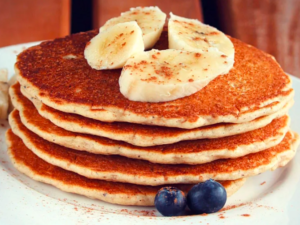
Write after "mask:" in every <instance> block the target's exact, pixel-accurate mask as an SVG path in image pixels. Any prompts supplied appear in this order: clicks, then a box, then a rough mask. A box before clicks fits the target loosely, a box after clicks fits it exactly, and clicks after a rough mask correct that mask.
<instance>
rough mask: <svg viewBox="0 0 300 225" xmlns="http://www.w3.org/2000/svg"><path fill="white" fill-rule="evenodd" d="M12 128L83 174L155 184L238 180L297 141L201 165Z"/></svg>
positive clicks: (288, 152)
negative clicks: (84, 147) (80, 145)
mask: <svg viewBox="0 0 300 225" xmlns="http://www.w3.org/2000/svg"><path fill="white" fill-rule="evenodd" d="M12 131H13V132H14V133H15V134H16V135H17V136H19V137H20V138H21V139H22V140H23V142H24V144H25V145H26V147H27V148H29V149H30V150H31V151H32V152H33V153H35V154H36V155H37V156H38V157H39V158H41V159H43V160H45V161H46V162H48V163H50V164H52V165H55V166H59V167H61V168H63V169H66V170H69V171H72V172H76V173H78V174H80V175H82V176H85V177H88V178H92V179H100V180H108V181H115V182H116V181H117V182H126V183H133V184H140V185H151V186H158V185H164V184H173V183H189V184H191V183H198V182H201V181H205V180H208V179H210V178H212V179H214V180H237V179H240V178H244V177H249V176H254V175H257V174H260V173H262V172H265V171H267V170H270V169H272V170H274V169H276V168H277V167H279V166H284V165H286V164H287V163H288V162H289V161H290V160H291V159H292V158H293V157H294V155H295V153H296V148H297V146H298V144H299V137H298V135H297V134H294V133H292V132H288V133H287V134H286V136H285V138H284V139H283V141H282V142H281V143H280V144H278V145H276V146H275V147H272V148H269V149H267V150H264V151H261V152H258V153H253V154H249V155H246V156H243V157H240V158H236V159H223V160H217V161H213V162H210V163H206V164H200V165H184V164H179V165H162V164H154V163H150V162H147V161H144V160H137V159H130V158H126V157H122V156H115V155H114V156H111V155H108V156H107V155H99V154H98V155H96V154H92V153H88V152H83V151H77V150H73V149H70V148H66V147H63V146H60V145H57V144H54V143H51V142H48V141H46V140H44V139H42V138H41V137H39V136H38V135H36V134H35V133H33V132H31V131H30V130H28V129H27V128H26V127H25V126H24V125H23V124H22V123H15V124H14V126H12Z"/></svg>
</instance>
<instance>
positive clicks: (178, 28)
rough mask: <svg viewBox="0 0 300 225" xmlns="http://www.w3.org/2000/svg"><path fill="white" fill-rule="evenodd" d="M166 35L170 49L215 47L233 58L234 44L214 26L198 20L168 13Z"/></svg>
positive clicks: (192, 49) (205, 48)
mask: <svg viewBox="0 0 300 225" xmlns="http://www.w3.org/2000/svg"><path fill="white" fill-rule="evenodd" d="M168 36H169V48H171V49H180V50H186V51H200V52H201V51H206V50H209V49H211V48H216V49H218V50H219V51H221V52H223V54H224V55H227V56H229V57H232V58H234V46H233V44H232V42H231V41H230V39H229V38H228V37H227V36H226V35H225V34H224V33H222V32H221V31H219V30H217V29H216V28H214V27H211V26H208V25H205V24H203V23H201V22H200V21H198V20H193V19H187V18H183V17H180V16H175V15H174V14H172V13H170V19H169V23H168Z"/></svg>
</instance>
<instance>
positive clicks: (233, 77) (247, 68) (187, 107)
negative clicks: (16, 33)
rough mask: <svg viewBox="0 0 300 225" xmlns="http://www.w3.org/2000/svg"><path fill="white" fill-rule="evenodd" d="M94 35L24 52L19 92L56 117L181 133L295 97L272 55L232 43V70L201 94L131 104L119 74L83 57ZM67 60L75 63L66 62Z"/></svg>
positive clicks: (253, 114) (250, 115)
mask: <svg viewBox="0 0 300 225" xmlns="http://www.w3.org/2000/svg"><path fill="white" fill-rule="evenodd" d="M96 34H97V31H89V32H85V33H79V34H75V35H71V36H67V37H65V38H60V39H55V40H54V41H48V42H43V43H42V44H40V45H39V46H36V47H32V48H29V49H27V50H26V51H24V52H22V53H21V54H20V55H19V56H18V59H17V63H16V65H15V69H16V73H17V74H18V80H19V82H20V83H21V85H22V86H23V88H26V91H27V92H28V93H29V94H30V95H31V96H34V97H37V98H38V99H40V100H41V101H42V102H43V103H44V104H46V105H48V106H50V107H53V108H55V109H58V110H60V111H64V112H72V113H75V114H80V115H83V116H85V117H89V118H94V119H97V120H101V121H124V122H131V123H142V124H153V125H159V126H171V127H180V128H195V127H201V126H204V125H209V124H215V123H220V122H234V123H241V122H246V121H251V120H253V119H255V118H257V117H259V116H263V115H269V114H271V113H273V112H275V111H277V110H278V109H280V108H282V106H283V105H284V104H285V103H286V102H287V101H288V100H289V99H290V98H291V96H292V95H293V90H292V89H291V87H290V86H291V81H290V79H289V77H288V76H287V75H286V74H285V73H284V72H283V70H282V69H281V68H280V66H279V65H278V64H277V62H276V61H275V60H274V59H273V58H272V57H271V56H270V55H268V54H266V53H264V52H262V51H260V50H258V49H256V48H254V47H252V46H249V45H247V44H244V43H243V42H241V41H238V40H236V39H233V38H231V40H232V42H233V44H234V47H235V64H234V68H233V69H232V70H231V71H230V72H229V73H228V74H226V75H223V76H219V77H218V78H216V79H214V80H213V81H212V82H210V83H209V84H208V85H207V86H206V87H205V88H203V89H202V90H201V91H199V92H197V93H195V94H193V95H191V96H188V97H185V98H181V99H177V100H175V101H171V102H165V103H145V102H133V101H129V100H128V99H126V98H125V97H124V96H123V95H122V94H121V93H120V91H119V84H118V80H119V76H120V72H121V70H102V71H97V70H94V69H92V68H91V67H90V66H89V65H88V64H87V62H86V60H85V58H84V56H83V52H84V48H85V45H86V43H87V42H88V41H89V40H90V39H91V38H92V37H94V36H95V35H96ZM167 40H168V38H167V32H164V33H163V34H162V36H161V38H160V40H159V41H158V43H157V44H156V45H155V46H154V48H156V49H166V48H167V46H168V45H167ZM70 54H72V55H74V56H76V58H74V57H65V56H67V55H70ZM64 57H65V58H64ZM264 106H265V107H264Z"/></svg>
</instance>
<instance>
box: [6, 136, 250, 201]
mask: <svg viewBox="0 0 300 225" xmlns="http://www.w3.org/2000/svg"><path fill="white" fill-rule="evenodd" d="M6 140H7V143H8V146H9V147H8V154H9V156H10V158H11V161H12V162H13V164H14V166H15V167H16V168H17V169H18V170H19V171H20V172H22V173H24V174H25V175H27V176H29V177H30V178H32V179H34V180H37V181H40V182H44V183H47V184H51V185H53V186H55V187H57V188H59V189H61V190H63V191H66V192H71V193H75V194H80V195H84V196H87V197H89V198H94V199H99V200H102V201H105V202H109V203H114V204H120V205H139V206H153V205H154V198H155V195H156V193H157V191H158V190H159V189H160V188H161V187H160V186H155V187H153V186H141V185H134V184H126V183H117V182H109V181H102V180H95V179H88V178H86V177H83V176H80V175H78V174H76V173H73V172H70V171H67V170H64V169H61V168H59V167H57V166H53V165H51V164H49V163H47V162H46V161H44V160H42V159H40V158H39V157H37V156H36V155H35V154H33V153H32V152H31V151H30V150H29V149H28V148H26V146H25V145H24V144H23V142H22V140H21V139H20V138H18V137H17V136H16V135H14V134H13V133H12V131H11V130H9V131H8V132H7V134H6ZM245 181H246V179H239V180H234V181H219V182H220V183H221V184H222V185H223V186H224V187H225V189H226V191H227V196H231V195H232V194H234V193H235V192H236V191H237V190H238V189H239V188H240V187H242V185H243V184H244V183H245ZM172 186H175V187H178V188H179V189H180V190H183V191H184V192H186V193H187V192H188V190H189V189H190V188H191V187H192V185H189V184H182V185H178V184H173V185H172Z"/></svg>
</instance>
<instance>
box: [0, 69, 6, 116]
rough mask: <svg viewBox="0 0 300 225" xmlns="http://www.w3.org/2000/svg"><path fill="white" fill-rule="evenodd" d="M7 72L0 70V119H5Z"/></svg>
mask: <svg viewBox="0 0 300 225" xmlns="http://www.w3.org/2000/svg"><path fill="white" fill-rule="evenodd" d="M7 81H8V71H7V69H0V119H7V111H8V84H7Z"/></svg>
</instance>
